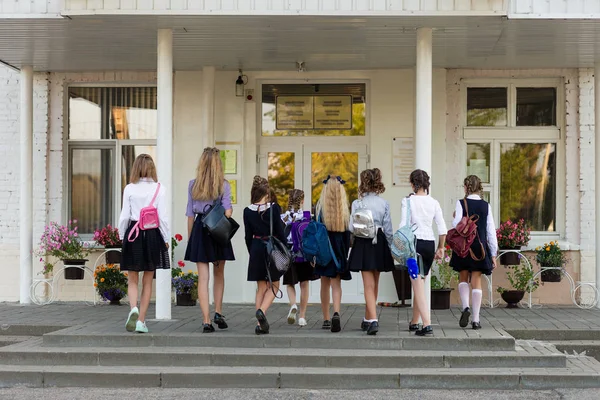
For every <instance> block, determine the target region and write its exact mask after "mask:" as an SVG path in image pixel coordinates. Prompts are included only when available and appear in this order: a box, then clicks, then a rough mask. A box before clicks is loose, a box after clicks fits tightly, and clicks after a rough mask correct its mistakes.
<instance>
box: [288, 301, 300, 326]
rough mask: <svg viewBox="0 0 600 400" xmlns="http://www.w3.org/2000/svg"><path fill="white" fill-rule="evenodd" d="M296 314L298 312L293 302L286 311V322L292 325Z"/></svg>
mask: <svg viewBox="0 0 600 400" xmlns="http://www.w3.org/2000/svg"><path fill="white" fill-rule="evenodd" d="M296 314H298V306H297V305H295V304H294V305H293V306H292V307H291V308H290V312H289V313H288V324H290V325H294V324H295V323H296Z"/></svg>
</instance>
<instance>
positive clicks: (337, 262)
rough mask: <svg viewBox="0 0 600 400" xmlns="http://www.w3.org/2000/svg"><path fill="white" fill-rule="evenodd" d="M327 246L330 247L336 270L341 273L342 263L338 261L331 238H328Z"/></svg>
mask: <svg viewBox="0 0 600 400" xmlns="http://www.w3.org/2000/svg"><path fill="white" fill-rule="evenodd" d="M327 244H328V245H329V251H330V252H331V258H332V259H333V263H334V264H335V270H336V271H339V270H340V262H339V261H338V259H337V257H336V256H335V253H334V252H333V247H331V240H329V238H327Z"/></svg>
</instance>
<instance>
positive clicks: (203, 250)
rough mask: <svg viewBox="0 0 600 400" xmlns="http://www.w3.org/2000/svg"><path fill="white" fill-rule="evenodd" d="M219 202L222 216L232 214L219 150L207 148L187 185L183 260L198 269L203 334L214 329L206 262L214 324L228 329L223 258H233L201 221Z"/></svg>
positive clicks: (228, 247) (231, 251)
mask: <svg viewBox="0 0 600 400" xmlns="http://www.w3.org/2000/svg"><path fill="white" fill-rule="evenodd" d="M218 203H220V204H221V205H222V206H223V208H224V209H225V215H226V216H227V217H228V218H230V217H231V215H232V213H233V207H232V205H231V186H230V185H229V182H228V181H226V180H225V177H224V174H223V165H222V163H221V156H220V152H219V149H217V148H214V147H207V148H205V149H204V151H203V152H202V155H201V156H200V161H199V162H198V168H197V169H196V179H192V180H191V181H190V183H189V186H188V202H187V209H186V212H185V215H186V216H187V217H188V237H189V240H188V244H187V248H186V251H185V260H186V261H191V262H194V263H196V266H197V268H198V300H199V301H200V309H201V310H202V318H203V321H202V324H203V333H212V332H214V331H215V328H214V326H213V325H212V322H211V320H210V305H209V300H208V284H209V281H210V276H209V274H210V270H209V266H208V265H209V263H212V264H213V293H214V302H215V315H214V318H213V321H214V323H215V324H216V325H217V326H218V327H219V329H227V322H226V321H225V317H224V316H223V292H224V291H225V275H224V274H225V261H232V260H235V256H234V254H233V248H232V246H231V242H229V243H228V244H227V245H225V246H223V245H220V244H218V243H217V242H215V241H214V240H213V239H212V237H211V236H210V235H209V233H208V230H207V229H206V228H205V227H204V226H203V224H202V218H203V217H204V215H205V214H206V213H207V212H208V211H209V210H210V209H211V207H212V206H213V205H215V204H218Z"/></svg>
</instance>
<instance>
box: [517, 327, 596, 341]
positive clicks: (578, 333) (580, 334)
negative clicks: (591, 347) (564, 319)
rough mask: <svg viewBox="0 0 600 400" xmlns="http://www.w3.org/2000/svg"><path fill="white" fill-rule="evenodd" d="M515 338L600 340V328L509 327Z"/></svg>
mask: <svg viewBox="0 0 600 400" xmlns="http://www.w3.org/2000/svg"><path fill="white" fill-rule="evenodd" d="M506 332H507V333H508V334H509V335H511V336H513V337H514V338H515V339H526V340H543V341H547V342H548V341H563V340H599V341H600V330H591V329H545V330H544V329H510V330H509V329H507V330H506Z"/></svg>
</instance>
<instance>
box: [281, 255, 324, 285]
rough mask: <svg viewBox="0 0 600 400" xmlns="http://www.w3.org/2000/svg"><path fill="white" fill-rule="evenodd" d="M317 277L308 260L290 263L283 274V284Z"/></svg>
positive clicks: (296, 282)
mask: <svg viewBox="0 0 600 400" xmlns="http://www.w3.org/2000/svg"><path fill="white" fill-rule="evenodd" d="M318 278H319V277H318V276H317V275H315V271H314V269H313V267H312V265H310V263H309V262H308V261H305V262H295V263H292V266H291V267H290V269H288V270H287V272H286V273H285V274H284V275H283V284H284V285H292V286H294V285H296V284H298V283H300V282H306V281H314V280H316V279H318Z"/></svg>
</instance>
